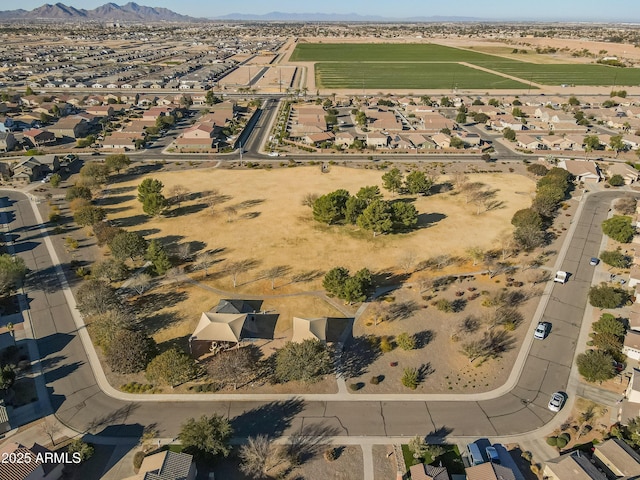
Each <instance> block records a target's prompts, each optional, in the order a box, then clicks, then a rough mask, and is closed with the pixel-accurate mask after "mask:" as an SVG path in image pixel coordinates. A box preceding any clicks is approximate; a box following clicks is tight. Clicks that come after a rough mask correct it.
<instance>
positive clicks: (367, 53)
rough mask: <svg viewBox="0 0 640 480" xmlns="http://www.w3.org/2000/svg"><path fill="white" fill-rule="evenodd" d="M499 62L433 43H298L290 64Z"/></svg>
mask: <svg viewBox="0 0 640 480" xmlns="http://www.w3.org/2000/svg"><path fill="white" fill-rule="evenodd" d="M491 60H501V58H500V57H496V56H493V55H486V54H484V53H478V52H471V51H469V50H461V49H459V48H452V47H444V46H442V45H435V44H433V43H424V44H423V43H405V44H398V43H300V44H298V46H296V49H295V50H294V52H293V53H292V54H291V61H292V62H470V63H476V62H481V61H491Z"/></svg>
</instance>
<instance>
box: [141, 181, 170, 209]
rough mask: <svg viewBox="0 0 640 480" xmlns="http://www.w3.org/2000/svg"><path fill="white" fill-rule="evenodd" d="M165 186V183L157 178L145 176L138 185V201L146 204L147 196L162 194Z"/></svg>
mask: <svg viewBox="0 0 640 480" xmlns="http://www.w3.org/2000/svg"><path fill="white" fill-rule="evenodd" d="M163 188H164V185H163V183H162V182H161V181H160V180H156V179H155V178H145V179H144V180H143V181H142V183H141V184H140V185H138V201H139V202H140V203H142V204H144V200H145V198H147V196H149V195H151V194H153V193H157V194H161V193H162V189H163Z"/></svg>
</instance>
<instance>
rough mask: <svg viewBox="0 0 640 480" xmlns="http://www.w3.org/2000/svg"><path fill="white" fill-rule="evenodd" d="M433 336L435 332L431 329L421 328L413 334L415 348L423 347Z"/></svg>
mask: <svg viewBox="0 0 640 480" xmlns="http://www.w3.org/2000/svg"><path fill="white" fill-rule="evenodd" d="M434 337H435V333H433V331H431V330H422V331H421V332H417V333H414V334H413V338H414V339H415V341H416V348H417V349H420V348H424V347H426V346H427V345H429V343H431V342H432V341H433V339H434Z"/></svg>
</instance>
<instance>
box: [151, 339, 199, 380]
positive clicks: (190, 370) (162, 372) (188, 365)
mask: <svg viewBox="0 0 640 480" xmlns="http://www.w3.org/2000/svg"><path fill="white" fill-rule="evenodd" d="M197 374H198V369H197V367H196V363H195V362H194V361H193V358H191V357H190V356H189V355H187V354H185V353H184V352H181V351H180V350H177V349H176V348H172V349H169V350H167V351H166V352H164V353H161V354H160V355H158V356H157V357H155V358H154V359H153V360H151V361H150V362H149V365H148V366H147V371H146V376H147V380H149V381H150V382H151V383H153V384H154V385H169V386H170V387H171V388H173V387H175V386H177V385H181V384H183V383H185V382H189V381H191V380H193V379H194V378H196V376H197Z"/></svg>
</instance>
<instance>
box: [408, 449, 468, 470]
mask: <svg viewBox="0 0 640 480" xmlns="http://www.w3.org/2000/svg"><path fill="white" fill-rule="evenodd" d="M443 446H444V448H445V449H446V452H445V454H444V455H441V456H440V457H438V458H437V459H436V460H437V462H438V465H440V462H442V466H443V467H447V470H448V472H449V474H450V475H451V474H464V464H463V463H462V457H461V456H460V451H459V450H458V447H457V446H456V445H443ZM402 456H403V457H404V464H405V466H406V467H407V470H409V467H411V465H415V464H417V463H426V464H427V465H429V464H431V463H433V461H434V459H433V458H431V456H430V455H429V454H427V455H425V457H424V458H419V459H415V458H413V452H411V450H409V446H408V445H402Z"/></svg>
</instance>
